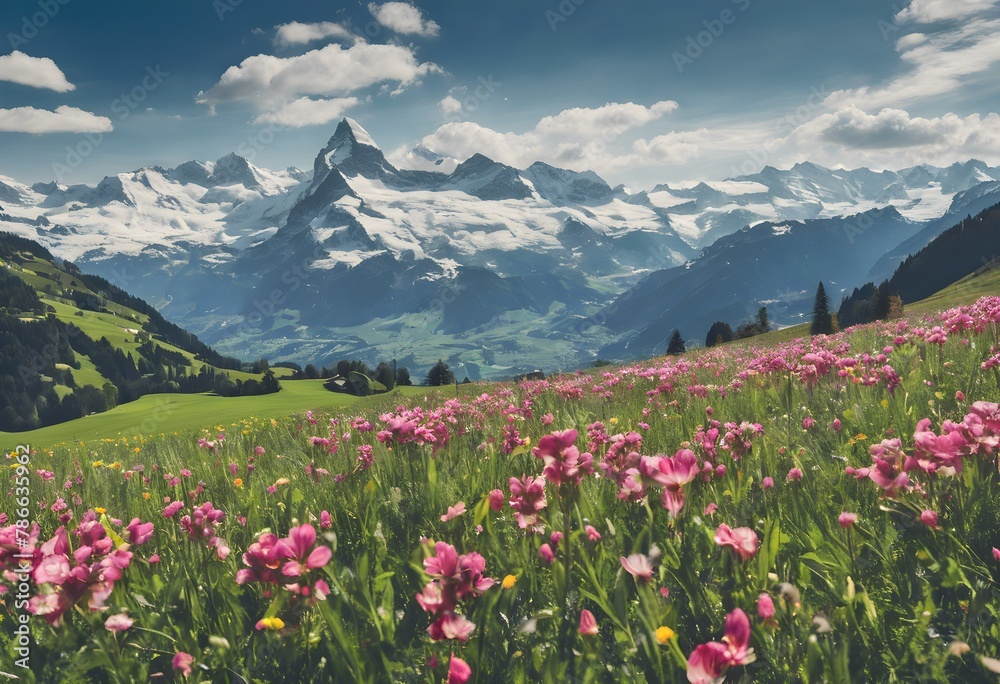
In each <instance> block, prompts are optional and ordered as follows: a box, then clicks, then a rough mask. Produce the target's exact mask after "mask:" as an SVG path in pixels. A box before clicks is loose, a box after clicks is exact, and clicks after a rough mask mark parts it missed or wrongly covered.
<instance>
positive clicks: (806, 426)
mask: <svg viewBox="0 0 1000 684" xmlns="http://www.w3.org/2000/svg"><path fill="white" fill-rule="evenodd" d="M815 424H816V419H815V418H813V417H812V416H806V417H805V418H803V419H802V429H803V430H811V429H812V426H813V425H815Z"/></svg>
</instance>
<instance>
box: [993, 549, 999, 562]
mask: <svg viewBox="0 0 1000 684" xmlns="http://www.w3.org/2000/svg"><path fill="white" fill-rule="evenodd" d="M993 560H995V561H996V562H997V563H1000V549H998V548H997V547H995V546H994V547H993Z"/></svg>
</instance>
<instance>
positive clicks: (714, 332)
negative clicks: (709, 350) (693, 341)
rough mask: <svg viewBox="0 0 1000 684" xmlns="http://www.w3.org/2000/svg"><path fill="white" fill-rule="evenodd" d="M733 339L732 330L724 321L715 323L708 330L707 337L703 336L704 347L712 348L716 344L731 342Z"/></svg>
mask: <svg viewBox="0 0 1000 684" xmlns="http://www.w3.org/2000/svg"><path fill="white" fill-rule="evenodd" d="M733 339H735V335H734V334H733V328H732V327H731V326H730V325H729V324H728V323H726V322H725V321H716V322H715V323H713V324H712V327H711V328H709V329H708V335H706V336H705V346H706V347H714V346H715V345H717V344H724V343H726V342H732V341H733Z"/></svg>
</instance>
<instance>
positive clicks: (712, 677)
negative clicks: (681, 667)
mask: <svg viewBox="0 0 1000 684" xmlns="http://www.w3.org/2000/svg"><path fill="white" fill-rule="evenodd" d="M728 669H729V660H728V658H727V657H726V646H725V644H720V643H718V642H716V641H711V642H709V643H707V644H699V645H698V646H697V647H695V649H694V651H692V652H691V655H690V656H689V657H688V665H687V679H688V681H689V682H691V684H720V682H722V680H723V675H724V674H725V672H726V670H728Z"/></svg>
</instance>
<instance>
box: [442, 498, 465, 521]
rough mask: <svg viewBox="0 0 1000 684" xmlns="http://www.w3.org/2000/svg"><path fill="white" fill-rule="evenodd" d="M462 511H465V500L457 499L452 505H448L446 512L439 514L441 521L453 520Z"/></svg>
mask: <svg viewBox="0 0 1000 684" xmlns="http://www.w3.org/2000/svg"><path fill="white" fill-rule="evenodd" d="M463 513H465V502H464V501H459V502H458V503H457V504H455V505H454V506H448V512H447V513H445V514H444V515H442V516H441V522H448V521H449V520H454V519H455V518H457V517H458V516H460V515H462V514H463Z"/></svg>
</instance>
